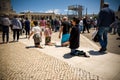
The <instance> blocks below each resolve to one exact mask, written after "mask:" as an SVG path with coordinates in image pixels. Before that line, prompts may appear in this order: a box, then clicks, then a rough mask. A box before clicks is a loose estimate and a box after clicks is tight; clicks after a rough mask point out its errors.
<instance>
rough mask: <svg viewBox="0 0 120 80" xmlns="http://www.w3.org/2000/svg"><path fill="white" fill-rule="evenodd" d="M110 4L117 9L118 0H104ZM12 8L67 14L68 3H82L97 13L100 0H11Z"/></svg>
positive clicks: (119, 0)
mask: <svg viewBox="0 0 120 80" xmlns="http://www.w3.org/2000/svg"><path fill="white" fill-rule="evenodd" d="M104 1H105V2H108V3H109V4H110V8H112V9H113V10H114V11H117V9H118V6H119V5H120V0H104ZM11 2H12V7H13V9H14V10H15V11H16V12H17V13H19V12H23V11H28V10H29V11H33V12H51V11H53V10H54V12H56V13H60V14H67V9H68V6H69V5H76V4H77V5H82V6H83V8H84V11H83V14H85V8H87V11H88V14H92V13H98V12H99V9H100V0H11Z"/></svg>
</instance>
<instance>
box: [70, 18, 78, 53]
mask: <svg viewBox="0 0 120 80" xmlns="http://www.w3.org/2000/svg"><path fill="white" fill-rule="evenodd" d="M72 25H73V27H72V30H71V33H70V39H69V43H70V46H69V47H70V49H71V54H75V51H76V49H77V48H78V47H79V39H80V32H79V19H78V18H73V19H72Z"/></svg>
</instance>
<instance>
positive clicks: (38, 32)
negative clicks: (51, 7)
mask: <svg viewBox="0 0 120 80" xmlns="http://www.w3.org/2000/svg"><path fill="white" fill-rule="evenodd" d="M33 23H34V25H35V26H34V27H33V28H32V32H31V34H30V35H29V37H28V39H29V38H30V37H31V36H32V35H33V34H34V35H33V39H34V44H35V47H38V48H42V47H41V46H40V42H41V41H42V39H41V37H42V31H41V28H40V27H39V26H38V22H37V21H34V22H33Z"/></svg>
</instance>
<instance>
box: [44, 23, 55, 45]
mask: <svg viewBox="0 0 120 80" xmlns="http://www.w3.org/2000/svg"><path fill="white" fill-rule="evenodd" d="M44 35H45V45H49V46H52V45H54V43H51V35H52V28H51V26H50V23H47V24H46V28H45V31H44Z"/></svg>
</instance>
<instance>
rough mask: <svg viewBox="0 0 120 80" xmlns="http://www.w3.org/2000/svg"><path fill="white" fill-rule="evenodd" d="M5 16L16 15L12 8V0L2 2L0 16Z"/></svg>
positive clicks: (2, 0) (1, 0)
mask: <svg viewBox="0 0 120 80" xmlns="http://www.w3.org/2000/svg"><path fill="white" fill-rule="evenodd" d="M3 14H9V15H12V14H15V11H13V9H12V6H11V0H0V15H3Z"/></svg>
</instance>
